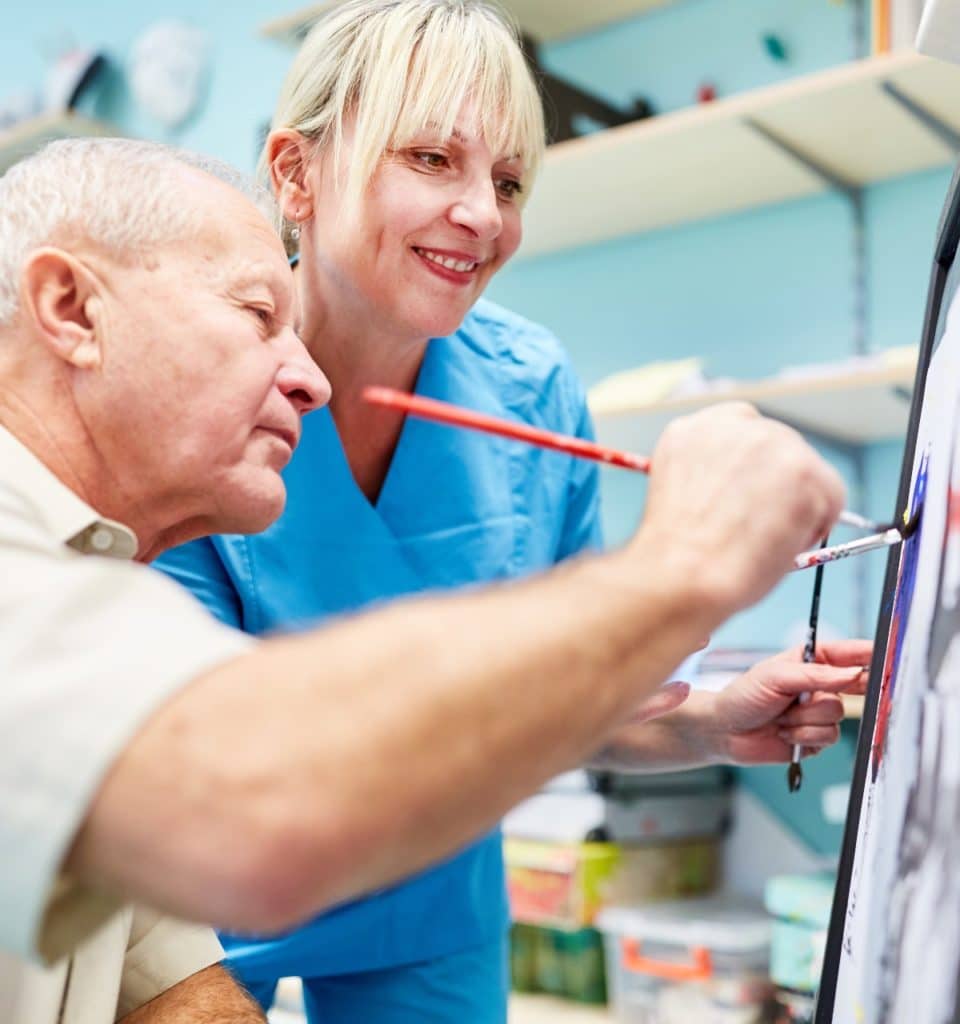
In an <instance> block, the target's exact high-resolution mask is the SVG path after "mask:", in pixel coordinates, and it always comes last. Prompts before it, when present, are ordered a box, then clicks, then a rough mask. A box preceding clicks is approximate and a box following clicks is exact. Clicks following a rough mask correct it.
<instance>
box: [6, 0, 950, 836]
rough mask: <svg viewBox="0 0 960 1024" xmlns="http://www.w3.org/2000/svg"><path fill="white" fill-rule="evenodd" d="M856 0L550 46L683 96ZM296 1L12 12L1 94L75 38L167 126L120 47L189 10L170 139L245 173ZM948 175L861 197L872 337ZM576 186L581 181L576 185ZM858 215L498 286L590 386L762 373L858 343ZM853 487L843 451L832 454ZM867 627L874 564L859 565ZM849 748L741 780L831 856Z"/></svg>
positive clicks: (674, 240) (62, 1) (667, 16)
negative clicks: (795, 774) (143, 97)
mask: <svg viewBox="0 0 960 1024" xmlns="http://www.w3.org/2000/svg"><path fill="white" fill-rule="evenodd" d="M859 3H860V0H846V2H841V3H836V2H832V0H777V2H775V3H774V2H771V0H677V2H676V3H675V4H674V5H672V6H669V7H666V8H663V9H661V10H658V11H655V12H654V13H651V14H648V15H646V16H645V17H640V18H635V19H632V20H629V21H626V22H623V23H620V24H618V25H615V26H610V27H608V28H605V29H603V30H601V31H597V32H594V33H591V34H589V35H586V36H583V37H581V38H579V39H574V40H567V41H563V42H560V43H554V44H552V45H550V46H547V47H545V48H544V50H543V54H542V56H543V59H544V62H545V64H546V65H547V66H548V67H550V68H551V69H552V70H553V71H555V72H556V73H558V74H561V75H564V76H567V77H569V78H570V79H572V80H574V81H576V82H578V83H580V84H581V85H582V86H584V87H586V88H589V89H592V90H595V91H596V92H598V93H600V94H602V95H604V96H606V97H607V98H608V99H610V100H611V101H613V102H617V103H624V102H628V101H630V100H631V99H632V98H633V97H634V96H637V95H643V96H646V97H648V98H649V99H651V100H652V101H653V103H654V105H655V107H656V108H657V109H658V110H661V111H666V110H673V109H676V108H677V107H681V106H684V105H686V104H688V103H690V102H692V100H693V98H694V96H695V94H696V90H697V87H698V85H699V84H701V83H702V82H706V81H709V82H711V83H713V84H714V85H715V86H716V87H717V90H718V92H719V94H720V95H721V96H723V95H730V94H732V93H735V92H738V91H742V90H745V89H750V88H754V87H757V86H760V85H764V84H767V83H770V82H774V81H778V80H781V79H784V78H787V77H790V76H792V75H797V74H803V73H805V72H809V71H815V70H818V69H820V68H824V67H828V66H830V65H833V64H837V63H841V62H843V61H846V60H848V59H850V58H851V57H852V56H853V55H854V54H855V52H856V50H857V42H856V40H855V36H854V27H855V24H856V23H857V22H856V19H857V14H858V10H859V8H858V6H857V5H858V4H859ZM299 7H300V3H299V2H297V0H284V2H283V3H281V4H277V3H275V2H268V0H239V2H237V3H234V4H230V5H226V4H221V3H214V2H213V0H165V2H164V3H163V4H162V5H159V4H153V5H150V6H149V7H147V8H144V7H139V8H138V7H136V6H134V5H130V4H129V3H127V2H121V0H99V2H98V3H97V4H96V5H94V6H78V5H76V4H75V3H72V2H71V3H67V2H66V0H57V2H53V3H43V4H37V5H35V6H34V5H18V10H17V12H16V15H15V17H14V15H13V14H11V13H9V12H8V13H6V14H5V16H4V19H3V22H2V23H0V24H2V27H3V31H0V96H3V95H5V94H9V93H13V92H16V91H19V90H22V89H24V88H28V87H32V86H39V85H40V84H41V83H42V79H43V76H44V74H45V64H44V60H43V59H42V57H41V50H42V49H44V48H46V49H49V48H50V46H51V43H52V42H53V41H55V40H56V39H57V38H58V37H60V36H62V35H64V34H66V35H67V36H68V38H71V39H72V40H73V41H74V42H76V43H78V44H80V45H85V46H91V47H97V48H100V49H102V50H105V51H106V52H107V53H108V55H110V57H111V58H112V61H113V66H114V75H113V82H112V85H111V87H110V88H109V89H107V90H106V91H105V92H104V93H103V94H102V95H101V96H100V97H99V99H98V100H97V106H98V108H99V109H100V111H101V112H102V113H105V114H107V115H108V116H110V117H112V118H114V119H115V120H116V122H117V123H118V124H119V126H120V127H121V128H122V129H123V130H124V131H126V132H128V133H130V134H137V135H143V136H147V137H162V135H161V132H160V130H159V126H158V125H156V124H152V123H150V121H149V119H147V118H146V117H144V116H143V115H142V114H141V113H139V112H138V111H137V110H136V109H135V107H134V106H133V104H132V102H131V100H130V97H129V95H128V93H127V91H126V89H125V87H124V85H123V81H122V75H121V73H120V72H121V69H122V67H123V63H124V59H125V58H124V55H125V53H126V51H127V49H128V48H129V46H130V44H131V43H132V41H133V40H134V39H135V38H136V36H137V34H138V33H139V32H141V31H142V30H143V29H144V28H145V27H146V26H147V25H149V24H150V23H151V22H153V21H155V20H157V19H158V18H169V17H178V18H184V19H187V20H189V21H191V22H192V23H193V24H195V25H197V26H198V27H200V28H203V29H205V30H206V31H207V32H209V34H210V40H211V57H212V62H213V71H212V75H211V78H210V83H209V90H208V95H207V99H206V103H205V106H204V108H203V110H202V111H201V112H200V114H199V115H198V116H197V117H196V118H195V119H194V121H193V122H192V123H191V124H190V125H189V126H188V127H187V129H186V130H185V131H183V132H182V133H180V134H179V135H178V136H177V137H175V138H171V139H169V141H176V142H179V143H181V144H183V145H186V146H189V147H192V148H196V149H202V150H206V151H208V152H211V153H214V154H216V155H218V156H220V157H223V158H225V159H227V160H230V161H232V162H233V163H235V164H237V165H238V166H240V167H241V168H244V169H247V170H250V169H252V167H253V165H254V161H255V150H256V138H257V129H258V126H259V125H260V124H261V123H262V122H263V121H264V120H265V119H267V118H268V117H269V115H270V112H271V110H272V106H273V102H274V98H275V96H276V93H277V90H278V88H279V84H280V81H281V79H282V77H283V74H284V71H285V68H286V66H287V64H288V62H289V59H290V53H289V52H288V51H287V50H286V49H284V48H283V47H282V46H280V45H279V44H276V43H273V42H271V41H269V40H263V39H261V38H259V37H258V35H257V29H258V26H259V25H260V24H261V23H263V22H264V21H266V20H268V19H270V18H272V17H276V16H277V15H282V14H285V13H287V12H290V11H294V10H296V9H298V8H299ZM768 32H773V33H775V34H777V35H778V36H779V37H780V38H781V39H782V40H783V42H784V43H785V45H786V47H787V50H788V54H789V60H788V61H787V62H786V63H779V62H777V61H774V60H773V59H771V57H770V56H769V55H768V53H767V52H766V50H765V48H764V46H763V44H762V37H763V36H764V35H765V34H766V33H768ZM948 181H949V172H948V171H947V170H943V171H936V172H932V173H927V174H921V175H916V176H913V177H910V178H906V179H902V180H898V181H893V182H889V183H885V184H883V185H879V186H876V187H873V188H871V189H869V190H868V192H867V195H866V205H865V209H866V217H867V249H868V260H867V265H868V269H869V275H870V282H871V286H870V292H869V308H868V318H867V322H868V330H869V343H870V346H871V347H872V348H875V349H880V348H884V347H887V346H893V345H901V344H906V343H911V342H914V341H916V340H917V338H918V335H919V331H920V327H921V320H922V314H923V303H924V297H925V290H926V281H927V276H928V274H929V266H930V255H931V250H932V242H933V234H934V230H935V227H936V222H937V217H938V214H939V210H940V204H941V202H942V199H943V195H944V192H945V189H946V186H947V184H948ZM584 187H589V181H586V182H585V184H584ZM851 227H852V221H851V216H850V210H849V208H848V206H847V204H846V203H845V201H844V200H842V199H840V198H839V197H836V196H823V197H818V198H814V199H807V200H802V201H799V202H794V203H789V204H785V205H782V206H778V207H771V208H766V209H761V210H753V211H749V212H746V213H742V214H738V215H735V216H730V217H724V218H720V219H717V220H714V221H709V222H703V223H698V224H694V225H688V226H684V227H680V228H676V229H674V230H667V231H659V232H656V233H653V234H648V235H645V236H641V237H633V238H625V239H619V240H616V241H613V242H609V243H605V244H602V245H597V246H593V247H591V248H584V249H578V250H572V251H568V252H562V253H555V254H552V255H548V256H544V257H542V258H539V259H535V260H531V261H526V262H517V263H515V264H514V265H513V266H511V267H510V268H508V269H507V270H505V271H504V272H503V273H502V274H501V275H500V277H499V278H498V279H497V280H496V281H495V282H494V284H493V286H492V288H491V291H490V294H491V297H493V298H494V299H496V300H498V301H500V302H503V303H504V304H506V305H509V306H511V307H513V308H515V309H517V310H518V311H520V312H522V313H525V314H526V315H528V316H531V317H533V318H534V319H538V320H541V321H543V322H544V323H546V324H548V325H550V326H552V327H553V328H554V329H555V330H556V331H557V333H558V334H559V335H560V336H561V337H562V338H563V339H564V341H565V342H566V343H567V344H568V346H569V347H570V349H571V351H572V353H573V356H574V359H575V362H576V365H577V366H578V368H579V370H580V372H581V374H582V375H583V377H584V379H585V380H586V381H587V383H593V382H594V381H596V380H598V379H600V378H601V377H604V376H605V375H607V374H609V373H611V372H614V371H616V370H619V369H623V368H624V367H627V366H632V365H637V364H640V363H643V362H645V361H648V360H651V359H662V358H676V357H680V356H685V355H699V356H702V357H703V358H704V359H705V361H706V369H707V371H708V372H709V373H711V374H714V375H729V376H736V377H759V376H764V375H767V374H770V373H772V372H775V371H776V370H777V369H779V368H780V367H782V366H784V365H787V364H794V363H802V362H807V361H820V360H832V359H839V358H842V357H844V356H845V355H847V354H849V353H850V352H851V350H852V344H853V340H852V339H853V332H854V320H853V318H854V295H853V290H852V283H853V274H854V262H853V239H852V232H851ZM826 454H828V455H829V456H830V457H831V458H833V459H834V461H836V463H837V465H838V466H839V467H840V469H841V471H842V472H844V474H845V475H846V476H847V477H848V479H850V480H851V481H852V480H853V461H852V459H851V457H850V455H849V454H848V453H844V452H842V451H837V450H832V451H827V452H826ZM899 457H900V456H899V445H897V444H890V445H878V446H875V447H874V448H873V449H871V450H869V451H868V452H867V453H866V463H865V464H866V471H867V493H866V494H865V495H864V496H863V501H864V508H865V511H867V512H870V513H873V514H874V515H877V516H886V515H889V513H890V512H891V510H892V503H893V497H894V494H895V489H896V477H897V471H898V468H899ZM604 486H605V498H606V519H607V532H608V536H609V538H610V539H611V540H612V541H614V542H618V541H622V540H623V539H624V538H625V537H626V536H627V535H628V534H629V532H630V530H631V529H632V528H633V526H634V525H635V523H636V521H637V519H638V517H639V516H640V514H641V511H642V505H643V493H644V485H643V481H642V480H640V479H637V478H635V477H633V476H630V475H628V474H624V473H616V472H615V471H607V472H605V474H604ZM863 571H865V572H866V574H867V579H868V585H869V599H868V604H869V608H870V614H868V616H867V618H868V619H871V620H872V615H873V609H874V608H875V605H876V599H877V595H878V592H879V586H880V579H881V577H882V572H883V557H882V556H877V557H876V558H874V559H873V560H872V561H870V562H869V564H868V565H865V566H863ZM856 575H857V569H856V567H855V566H853V565H851V564H849V563H848V564H842V565H838V566H835V567H833V568H831V570H830V573H829V577H828V579H827V585H826V587H825V589H824V604H823V612H822V622H823V626H822V628H823V631H824V634H825V635H830V634H835V635H839V634H842V633H847V632H849V631H851V630H852V629H853V628H854V625H855V624H854V622H853V620H852V612H851V609H852V608H853V607H854V606H855V600H854V594H855V585H856ZM809 586H810V580H809V579H806V578H802V577H798V578H794V579H791V580H788V581H787V582H786V583H785V584H784V585H783V586H782V587H780V588H779V589H778V591H777V592H776V593H775V594H774V595H773V596H772V597H771V598H770V599H768V600H767V601H765V602H764V603H763V604H762V605H761V606H760V607H758V608H756V609H754V610H752V611H751V612H749V613H747V614H745V615H742V616H740V617H739V618H738V619H736V620H734V621H733V622H732V623H730V624H729V625H728V626H726V627H725V628H724V629H723V630H722V631H721V632H720V633H719V634H718V637H717V640H718V642H720V643H725V644H744V645H750V646H757V645H759V646H771V647H776V646H779V645H782V644H784V643H787V642H793V641H794V640H796V639H797V638H798V636H799V635H800V633H801V632H802V628H803V624H804V621H805V618H806V614H807V606H808V601H809ZM849 764H850V748H849V745H847V746H844V747H841V748H838V749H837V750H836V751H834V752H832V753H831V755H830V756H829V758H826V759H823V760H822V761H820V762H818V764H817V765H816V766H815V767H811V769H810V771H809V772H808V778H809V779H810V784H808V786H807V787H805V790H804V797H803V798H802V800H799V801H796V800H795V801H793V802H792V803H790V804H787V803H785V802H784V801H783V800H782V799H781V798H780V797H779V796H778V794H782V792H783V789H784V785H783V772H782V769H770V770H769V771H766V770H755V771H751V772H748V773H745V775H744V779H745V781H746V783H747V784H748V785H750V786H751V788H753V789H754V790H755V791H756V792H758V793H760V794H761V795H762V796H764V798H765V799H767V800H768V802H769V803H770V805H771V806H772V807H773V808H774V809H775V810H776V811H777V813H780V814H782V815H783V817H784V818H785V819H789V821H790V823H791V824H792V825H793V826H794V827H795V828H797V829H798V831H799V832H800V833H801V834H802V835H803V836H804V837H805V838H807V839H808V840H809V842H810V843H811V844H812V845H813V846H815V847H817V848H819V849H823V850H831V849H835V848H836V846H837V845H838V843H839V829H838V828H836V827H833V828H831V827H828V826H826V825H824V823H823V822H822V819H821V818H820V817H819V807H818V798H819V790H820V786H821V785H822V784H826V783H828V782H830V781H836V780H838V779H843V778H844V777H845V775H846V774H847V773H848V772H849Z"/></svg>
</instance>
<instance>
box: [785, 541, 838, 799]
mask: <svg viewBox="0 0 960 1024" xmlns="http://www.w3.org/2000/svg"><path fill="white" fill-rule="evenodd" d="M829 539H830V538H829V537H824V538H823V541H822V542H821V544H820V550H821V551H826V549H827V541H828V540H829ZM824 565H826V562H820V564H819V565H818V566H817V574H816V576H815V578H814V580H813V600H812V601H811V602H810V619H809V621H808V623H807V636H806V639H805V640H804V644H803V661H804V663H805V664H806V663H809V662H811V661H816V660H817V623H818V622H819V621H820V591H821V590H822V589H823V567H824ZM809 699H810V694H809V693H801V694H800V697H799V698H798V703H800V704H806V703H807V701H808V700H809ZM802 754H803V747H802V746H801V745H800V744H799V743H795V744H794V745H793V751H792V753H791V755H790V767H789V768H788V769H787V789H789V790H790V792H791V793H796V792H797V790H798V789H799V788H800V783H801V782H803V767H802V766H801V764H800V758H801V756H802Z"/></svg>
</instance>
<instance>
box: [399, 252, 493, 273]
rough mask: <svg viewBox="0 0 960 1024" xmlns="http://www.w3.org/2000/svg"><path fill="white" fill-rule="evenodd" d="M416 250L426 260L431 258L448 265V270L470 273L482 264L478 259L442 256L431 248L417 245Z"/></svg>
mask: <svg viewBox="0 0 960 1024" xmlns="http://www.w3.org/2000/svg"><path fill="white" fill-rule="evenodd" d="M414 252H417V253H419V254H420V255H421V256H422V257H423V258H424V259H425V260H429V261H430V262H431V263H436V264H437V265H438V266H441V267H446V268H447V270H456V271H457V272H458V273H460V274H469V273H470V272H471V271H473V270H476V269H477V267H478V266H479V265H480V264H479V263H477V262H476V260H455V259H454V258H453V257H452V256H441V255H440V254H439V253H436V252H431V251H430V250H429V249H418V248H416V246H415V247H414Z"/></svg>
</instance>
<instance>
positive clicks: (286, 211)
mask: <svg viewBox="0 0 960 1024" xmlns="http://www.w3.org/2000/svg"><path fill="white" fill-rule="evenodd" d="M315 146H316V144H315V143H314V142H312V141H311V140H309V139H306V138H304V137H303V136H302V135H301V134H300V133H299V132H297V131H294V130H293V129H292V128H284V129H282V130H279V131H275V132H271V133H270V134H269V136H268V137H267V145H266V154H267V165H268V167H269V169H270V183H271V185H272V186H273V194H274V195H275V196H276V197H277V204H278V205H279V207H280V212H281V213H282V214H283V216H284V218H285V219H286V220H289V221H293V222H294V223H297V224H299V223H300V222H301V221H305V220H308V219H309V218H310V217H311V216H312V215H313V192H312V190H311V188H310V183H309V182H308V181H307V165H308V164H309V162H310V156H311V153H312V152H313V151H314V149H315Z"/></svg>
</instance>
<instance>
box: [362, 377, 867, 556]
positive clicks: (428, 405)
mask: <svg viewBox="0 0 960 1024" xmlns="http://www.w3.org/2000/svg"><path fill="white" fill-rule="evenodd" d="M363 398H364V401H367V402H370V403H371V405H380V406H385V407H386V408H388V409H397V410H399V411H401V412H405V413H408V414H409V415H410V416H417V417H419V418H420V419H424V420H431V421H432V422H434V423H445V424H447V425H448V426H451V427H464V428H466V429H467V430H479V431H481V432H482V433H485V434H495V435H497V436H498V437H509V438H511V439H513V440H514V441H523V442H524V443H525V444H532V445H535V446H537V447H539V448H549V449H551V450H552V451H556V452H564V453H565V454H567V455H574V456H576V457H577V458H579V459H592V460H593V461H594V462H602V463H604V464H605V465H608V466H618V467H619V468H621V469H632V470H634V472H638V473H649V472H650V459H649V458H648V457H647V456H646V455H634V454H632V453H631V452H624V451H617V450H616V449H614V448H606V447H604V446H603V445H600V444H596V443H595V442H593V441H585V440H584V439H583V438H582V437H571V436H570V435H569V434H558V433H555V432H554V431H552V430H543V429H542V428H540V427H530V426H528V425H527V424H525V423H514V422H512V421H511V420H504V419H500V418H499V417H497V416H489V415H488V414H486V413H482V412H474V411H473V410H472V409H464V408H463V407H462V406H459V405H453V404H452V403H451V402H441V401H438V400H437V399H436V398H424V397H423V396H422V395H410V394H407V393H406V392H405V391H397V390H395V389H394V388H383V387H367V388H364V389H363ZM838 521H839V522H841V523H843V524H844V525H845V526H851V527H854V528H855V529H858V530H877V531H879V530H884V529H887V527H885V526H883V525H882V524H881V523H877V522H875V521H874V520H872V519H867V518H866V516H861V515H858V514H857V513H856V512H848V511H843V512H841V513H840V517H839V520H838ZM875 546H878V545H875ZM867 550H870V549H867ZM855 553H856V552H851V554H855ZM837 557H839V558H842V557H844V556H843V555H838V556H837ZM797 568H798V569H799V568H806V566H800V565H798V566H797Z"/></svg>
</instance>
